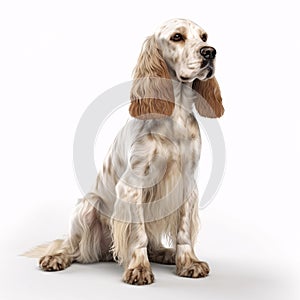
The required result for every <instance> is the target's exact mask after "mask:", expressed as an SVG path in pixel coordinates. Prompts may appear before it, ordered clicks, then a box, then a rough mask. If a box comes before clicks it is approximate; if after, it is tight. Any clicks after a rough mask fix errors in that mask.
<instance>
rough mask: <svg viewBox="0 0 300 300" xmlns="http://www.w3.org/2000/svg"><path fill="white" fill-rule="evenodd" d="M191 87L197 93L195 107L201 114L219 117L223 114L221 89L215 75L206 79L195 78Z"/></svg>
mask: <svg viewBox="0 0 300 300" xmlns="http://www.w3.org/2000/svg"><path fill="white" fill-rule="evenodd" d="M193 89H194V90H195V91H196V92H197V93H198V95H197V99H196V101H195V107H196V109H197V111H198V113H199V114H200V115H201V116H203V117H208V118H220V117H221V116H222V115H223V114H224V107H223V105H222V97H221V91H220V87H219V84H218V82H217V79H216V78H215V77H213V78H211V79H208V80H206V81H201V80H199V79H196V80H195V81H194V82H193Z"/></svg>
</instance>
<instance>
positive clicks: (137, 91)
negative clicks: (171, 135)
mask: <svg viewBox="0 0 300 300" xmlns="http://www.w3.org/2000/svg"><path fill="white" fill-rule="evenodd" d="M130 100H131V104H130V107H129V113H130V115H131V116H132V117H135V118H138V119H143V120H145V119H153V118H162V117H166V116H170V115H171V114H172V112H173V109H174V105H175V103H174V95H173V86H172V82H171V79H170V75H169V71H168V67H167V65H166V62H165V60H164V59H163V57H162V56H161V54H160V51H159V49H158V47H157V44H156V41H155V37H154V36H150V37H148V38H147V40H146V41H145V43H144V45H143V49H142V51H141V54H140V56H139V58H138V62H137V65H136V67H135V70H134V80H133V84H132V88H131V94H130Z"/></svg>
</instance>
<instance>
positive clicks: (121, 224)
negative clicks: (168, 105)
mask: <svg viewBox="0 0 300 300" xmlns="http://www.w3.org/2000/svg"><path fill="white" fill-rule="evenodd" d="M116 192H117V201H116V204H115V208H114V215H113V217H112V234H113V243H114V245H113V250H114V255H115V257H116V258H117V259H118V261H119V262H120V263H121V264H122V265H123V266H124V268H125V271H124V274H123V281H124V282H126V283H129V284H136V285H144V284H150V283H152V282H153V281H154V276H153V273H152V270H151V266H150V263H149V260H148V256H147V245H148V238H147V235H146V231H145V224H144V220H143V204H142V203H141V200H142V189H141V188H137V187H132V186H130V185H129V184H128V181H127V180H126V178H124V177H123V178H122V180H120V182H119V183H118V184H117V186H116Z"/></svg>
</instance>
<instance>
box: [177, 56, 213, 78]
mask: <svg viewBox="0 0 300 300" xmlns="http://www.w3.org/2000/svg"><path fill="white" fill-rule="evenodd" d="M187 67H188V68H187V71H185V72H183V74H182V75H180V74H177V78H178V80H179V81H181V82H182V83H187V82H193V81H194V80H195V79H196V78H198V79H200V80H207V79H210V78H212V77H213V76H214V73H215V68H214V64H213V62H212V61H210V60H205V61H203V62H202V63H199V62H197V64H196V63H195V62H193V64H189V65H188V66H187ZM184 73H187V74H184Z"/></svg>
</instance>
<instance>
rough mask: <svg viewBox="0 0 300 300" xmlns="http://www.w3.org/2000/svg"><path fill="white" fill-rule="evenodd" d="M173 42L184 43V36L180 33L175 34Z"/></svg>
mask: <svg viewBox="0 0 300 300" xmlns="http://www.w3.org/2000/svg"><path fill="white" fill-rule="evenodd" d="M171 41H173V42H179V41H183V36H182V35H181V34H180V33H175V34H174V35H173V36H172V37H171Z"/></svg>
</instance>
